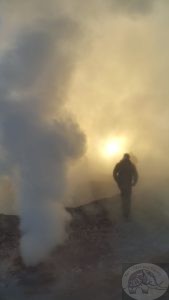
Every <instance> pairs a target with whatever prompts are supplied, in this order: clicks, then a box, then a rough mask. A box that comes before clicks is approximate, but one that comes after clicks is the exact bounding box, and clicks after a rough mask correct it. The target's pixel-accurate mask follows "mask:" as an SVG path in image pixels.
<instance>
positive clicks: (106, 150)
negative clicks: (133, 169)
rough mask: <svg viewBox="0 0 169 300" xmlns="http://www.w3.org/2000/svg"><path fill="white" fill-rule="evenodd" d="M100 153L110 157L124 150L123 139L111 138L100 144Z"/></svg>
mask: <svg viewBox="0 0 169 300" xmlns="http://www.w3.org/2000/svg"><path fill="white" fill-rule="evenodd" d="M101 147H102V150H101V152H102V155H103V156H104V157H105V158H111V157H113V156H115V155H117V154H121V153H122V152H124V151H125V141H124V139H122V138H111V139H108V140H107V141H105V142H104V143H103V144H102V146H101Z"/></svg>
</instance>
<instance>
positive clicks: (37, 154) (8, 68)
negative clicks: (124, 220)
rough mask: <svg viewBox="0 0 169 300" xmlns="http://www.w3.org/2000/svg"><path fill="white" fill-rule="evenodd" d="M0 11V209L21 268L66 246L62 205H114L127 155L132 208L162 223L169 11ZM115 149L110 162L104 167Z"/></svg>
mask: <svg viewBox="0 0 169 300" xmlns="http://www.w3.org/2000/svg"><path fill="white" fill-rule="evenodd" d="M0 9H1V11H2V16H1V20H0V21H1V30H0V39H1V46H0V118H1V121H0V142H1V156H0V158H1V161H0V170H1V186H0V191H1V190H2V192H1V193H0V199H1V205H0V208H1V211H2V212H5V213H6V212H7V211H9V212H10V213H16V211H17V213H18V214H19V215H20V217H21V231H22V238H21V253H22V256H23V259H24V261H25V263H26V264H36V263H38V262H39V261H41V260H42V259H43V258H44V257H45V256H46V255H48V253H50V251H51V250H52V249H53V248H54V246H55V245H57V244H59V243H61V242H62V241H63V240H64V238H65V226H66V224H67V223H68V222H69V221H70V216H69V215H68V214H67V213H66V211H65V209H64V207H65V205H66V206H68V205H80V204H82V203H86V202H89V201H93V200H95V199H96V198H104V197H112V195H116V194H117V193H118V190H117V187H116V186H115V184H114V183H113V181H112V169H113V167H114V165H115V163H116V162H117V161H118V160H120V159H121V157H122V155H123V153H124V152H129V153H131V154H132V158H133V159H134V162H135V163H136V165H137V168H138V171H139V183H138V186H137V188H136V189H135V197H137V201H143V203H144V202H145V203H146V202H147V201H148V200H147V199H149V201H150V202H151V203H153V198H154V197H155V195H156V201H157V202H158V201H159V205H161V204H160V203H161V201H162V203H163V207H164V210H163V211H164V213H165V214H166V213H167V210H168V201H167V199H168V195H169V188H168V179H169V175H168V169H169V159H168V148H169V140H168V131H169V123H168V113H169V104H168V98H169V87H168V75H169V74H168V73H169V68H168V64H169V60H168V56H169V54H168V53H169V40H168V28H169V26H168V25H169V7H168V4H167V3H166V1H155V0H154V1H153V0H149V1H148V0H147V1H143V0H135V1H134V0H125V1H124V0H120V1H117V0H107V1H101V0H100V1H96V0H93V1H85V3H82V2H79V1H75V0H71V1H66V0H64V1H52V0H50V1H47V2H46V1H29V2H27V1H19V0H18V1H13V2H12V3H11V1H1V3H0ZM116 139H122V140H123V141H124V142H123V144H122V145H121V147H120V148H119V150H118V151H117V153H115V154H114V155H107V156H106V155H103V150H104V147H105V143H106V141H107V140H116ZM4 176H5V177H4ZM4 178H6V179H5V180H4ZM7 181H8V182H9V184H7ZM93 183H94V185H93ZM102 185H103V188H100V189H98V188H97V187H98V186H102ZM93 186H95V187H94V188H93ZM11 191H12V192H11ZM11 193H13V197H12V194H11ZM143 195H144V199H143ZM139 199H141V200H139ZM65 203H66V204H65ZM49 220H50V221H49ZM44 237H45V238H44ZM42 245H43V247H42ZM39 249H43V251H42V252H39Z"/></svg>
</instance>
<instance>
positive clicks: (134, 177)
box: [132, 165, 138, 185]
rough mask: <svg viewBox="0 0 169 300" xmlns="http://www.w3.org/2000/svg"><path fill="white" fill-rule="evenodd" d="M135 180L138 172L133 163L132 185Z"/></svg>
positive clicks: (134, 183)
mask: <svg viewBox="0 0 169 300" xmlns="http://www.w3.org/2000/svg"><path fill="white" fill-rule="evenodd" d="M137 181H138V172H137V169H136V167H135V165H133V178H132V185H136V183H137Z"/></svg>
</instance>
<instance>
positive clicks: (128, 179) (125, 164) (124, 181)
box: [113, 153, 138, 219]
mask: <svg viewBox="0 0 169 300" xmlns="http://www.w3.org/2000/svg"><path fill="white" fill-rule="evenodd" d="M113 177H114V179H115V181H116V182H117V184H118V187H119V189H120V191H121V199H122V212H123V216H124V218H126V219H128V218H129V216H130V208H131V194H132V186H134V185H135V184H136V183H137V180H138V173H137V169H136V167H135V165H134V164H133V163H132V162H131V160H130V155H129V154H128V153H126V154H124V156H123V159H122V160H121V161H120V162H119V163H117V165H116V166H115V168H114V170H113Z"/></svg>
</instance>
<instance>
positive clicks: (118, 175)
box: [113, 159, 138, 187]
mask: <svg viewBox="0 0 169 300" xmlns="http://www.w3.org/2000/svg"><path fill="white" fill-rule="evenodd" d="M113 177H114V179H115V181H116V182H117V184H118V185H119V187H120V186H123V185H125V186H126V185H128V186H132V185H135V184H136V183H137V180H138V173H137V170H136V167H135V165H134V164H133V163H132V162H131V161H130V159H122V160H121V161H120V162H119V163H117V165H116V166H115V168H114V170H113Z"/></svg>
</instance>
